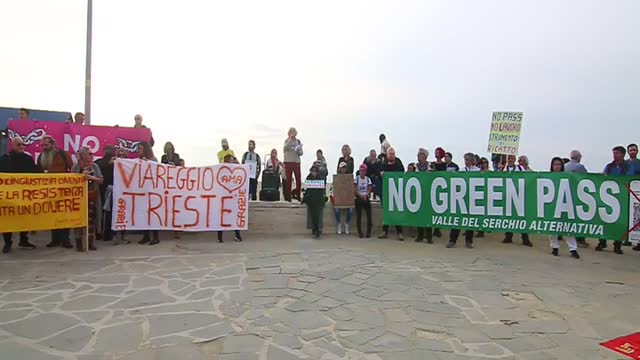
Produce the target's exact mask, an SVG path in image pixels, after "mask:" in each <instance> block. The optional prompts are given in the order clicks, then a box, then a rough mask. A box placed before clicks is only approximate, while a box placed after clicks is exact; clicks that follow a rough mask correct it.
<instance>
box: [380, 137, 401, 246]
mask: <svg viewBox="0 0 640 360" xmlns="http://www.w3.org/2000/svg"><path fill="white" fill-rule="evenodd" d="M380 169H381V171H380V177H381V178H382V181H384V174H385V172H402V173H403V172H404V165H402V161H401V160H400V158H397V157H396V150H395V149H394V148H389V150H388V151H387V156H386V159H385V160H384V161H383V163H382V166H381V168H380ZM396 231H397V232H398V240H400V241H404V236H402V226H400V225H396ZM387 237H389V225H382V234H380V235H379V236H378V238H379V239H386V238H387Z"/></svg>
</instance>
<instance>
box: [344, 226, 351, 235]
mask: <svg viewBox="0 0 640 360" xmlns="http://www.w3.org/2000/svg"><path fill="white" fill-rule="evenodd" d="M350 227H351V226H350V225H349V224H346V225H345V226H344V233H345V234H347V235H349V230H350V229H349V228H350Z"/></svg>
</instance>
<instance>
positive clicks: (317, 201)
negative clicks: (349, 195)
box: [302, 165, 326, 239]
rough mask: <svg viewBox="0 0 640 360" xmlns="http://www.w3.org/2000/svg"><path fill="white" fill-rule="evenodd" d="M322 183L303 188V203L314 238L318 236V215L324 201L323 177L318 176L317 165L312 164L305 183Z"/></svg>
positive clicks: (320, 212)
mask: <svg viewBox="0 0 640 360" xmlns="http://www.w3.org/2000/svg"><path fill="white" fill-rule="evenodd" d="M318 182H320V183H322V184H321V185H322V186H318V187H316V186H314V187H310V186H307V187H306V188H305V190H304V199H303V200H302V203H303V204H306V205H307V208H308V209H309V214H310V217H311V233H312V234H313V238H314V239H318V238H320V215H321V214H322V209H323V208H324V203H325V201H326V200H325V188H324V186H325V185H324V179H323V178H322V176H320V173H319V169H318V166H316V165H312V166H311V168H310V169H309V175H307V178H306V182H305V183H318Z"/></svg>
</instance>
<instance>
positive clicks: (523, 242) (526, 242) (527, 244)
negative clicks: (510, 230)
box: [522, 239, 533, 247]
mask: <svg viewBox="0 0 640 360" xmlns="http://www.w3.org/2000/svg"><path fill="white" fill-rule="evenodd" d="M522 245H524V246H528V247H533V244H532V243H531V241H529V239H527V240H522Z"/></svg>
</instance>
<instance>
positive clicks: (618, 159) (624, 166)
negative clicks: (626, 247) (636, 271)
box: [595, 146, 634, 255]
mask: <svg viewBox="0 0 640 360" xmlns="http://www.w3.org/2000/svg"><path fill="white" fill-rule="evenodd" d="M611 151H612V153H613V161H612V162H610V163H608V164H607V165H606V166H605V167H604V171H603V173H604V174H605V175H606V176H633V171H634V170H633V167H632V166H631V165H629V163H628V162H627V161H625V160H624V156H625V155H626V154H627V150H626V149H625V148H624V146H616V147H614V148H613V149H611ZM606 248H607V239H600V241H599V242H598V246H596V249H595V250H596V251H602V250H604V249H606ZM613 252H614V253H616V254H618V255H622V254H623V252H622V241H620V240H619V239H617V240H614V241H613Z"/></svg>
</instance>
